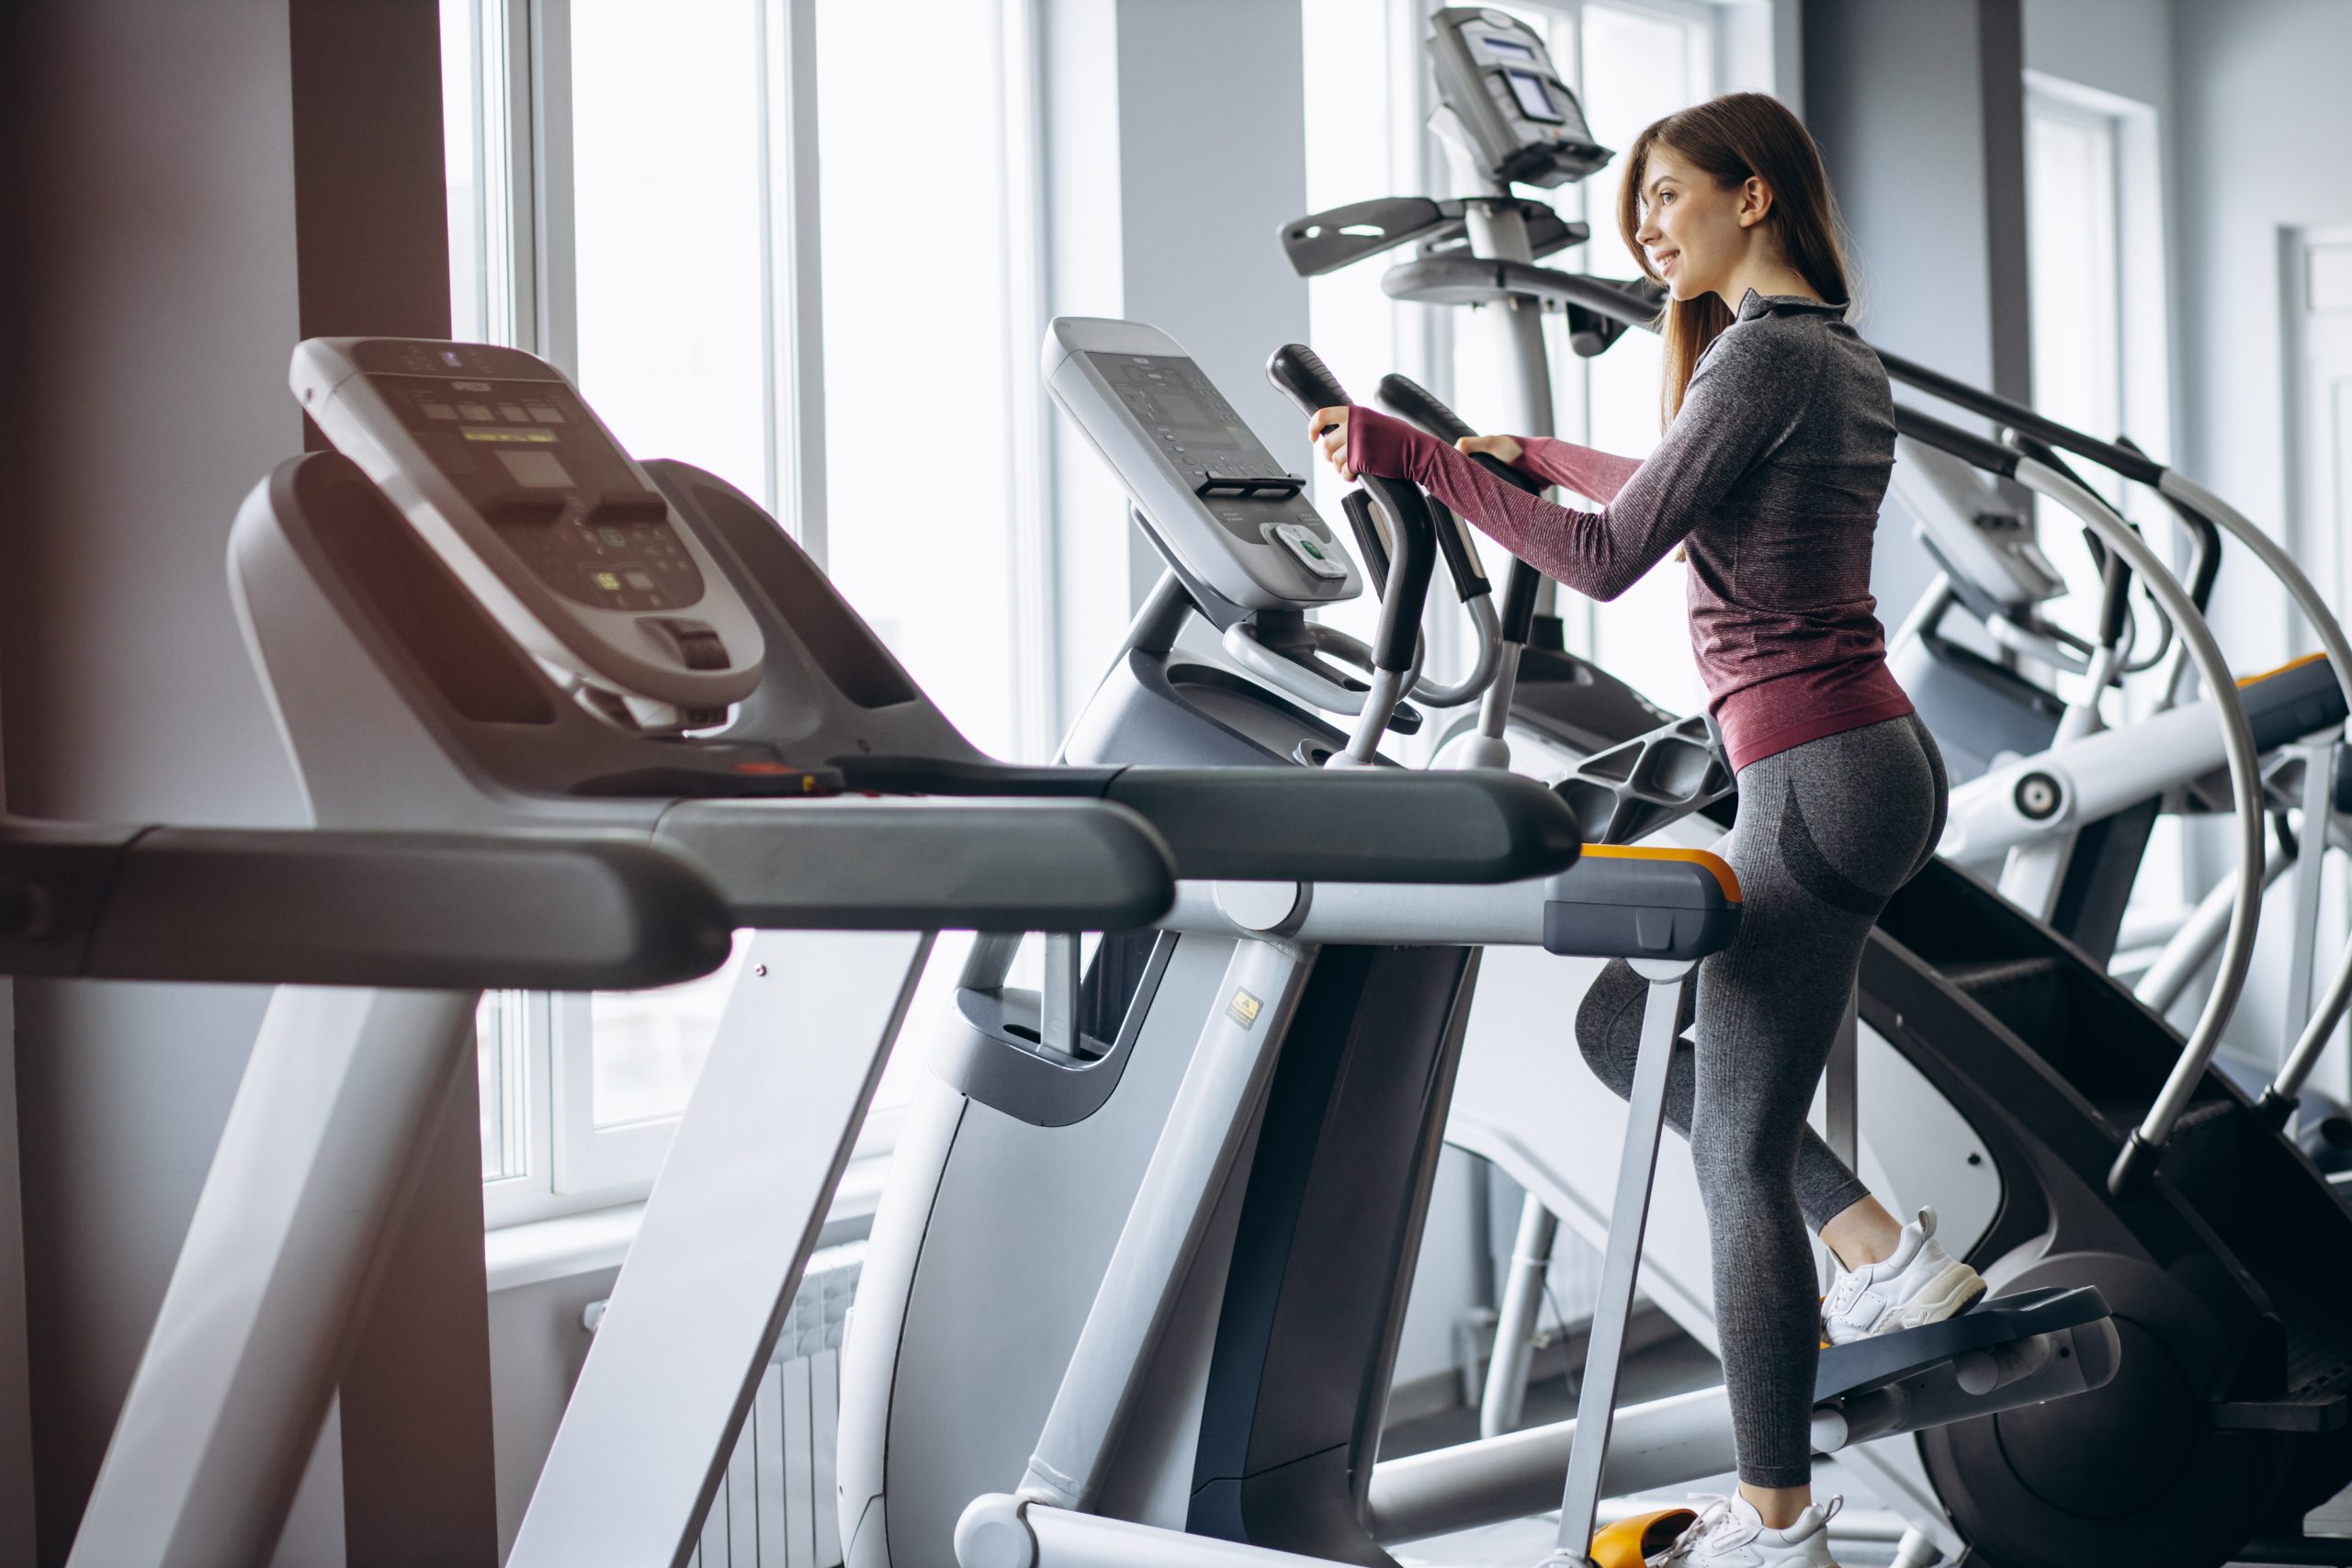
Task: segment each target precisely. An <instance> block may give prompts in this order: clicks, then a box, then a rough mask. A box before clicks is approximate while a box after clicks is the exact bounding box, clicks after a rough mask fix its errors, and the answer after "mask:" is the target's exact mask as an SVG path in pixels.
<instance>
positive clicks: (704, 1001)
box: [589, 931, 751, 1129]
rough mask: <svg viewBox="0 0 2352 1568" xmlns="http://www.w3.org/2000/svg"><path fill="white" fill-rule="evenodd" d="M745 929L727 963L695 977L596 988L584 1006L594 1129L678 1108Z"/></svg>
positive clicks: (729, 987)
mask: <svg viewBox="0 0 2352 1568" xmlns="http://www.w3.org/2000/svg"><path fill="white" fill-rule="evenodd" d="M750 934H751V933H750V932H748V931H737V932H736V933H735V948H734V951H733V952H732V953H729V955H728V959H727V962H726V963H725V964H721V965H719V966H718V969H717V970H715V971H714V972H712V973H711V974H708V975H706V976H703V977H702V978H701V979H699V980H689V981H687V982H686V983H685V984H684V985H683V986H669V987H663V988H662V989H660V990H654V991H599V992H597V993H596V994H595V997H594V1000H593V1001H592V1002H591V1004H590V1007H589V1019H590V1025H589V1026H590V1028H591V1029H592V1030H593V1031H594V1036H593V1038H594V1042H595V1045H594V1051H593V1053H592V1056H593V1060H594V1089H593V1090H592V1093H593V1095H594V1100H593V1104H594V1122H595V1125H596V1126H597V1127H598V1128H600V1129H602V1128H606V1127H621V1126H627V1125H629V1124H630V1123H632V1122H657V1121H661V1120H663V1119H665V1118H668V1117H673V1116H677V1115H679V1114H681V1113H682V1112H683V1111H684V1110H685V1108H686V1100H687V1099H688V1097H689V1096H691V1095H692V1094H693V1093H694V1087H695V1077H696V1075H698V1074H699V1073H700V1072H701V1071H702V1064H703V1059H704V1058H705V1057H706V1056H707V1055H710V1043H711V1041H712V1040H713V1039H715V1038H716V1037H717V1036H718V1020H719V1015H720V1014H721V1013H723V1012H724V1011H725V1010H726V1009H727V998H728V997H729V994H730V993H731V992H732V991H733V990H734V988H735V976H736V975H737V974H738V973H739V972H740V971H741V968H742V966H743V953H744V950H745V948H746V946H747V945H748V939H749V937H750Z"/></svg>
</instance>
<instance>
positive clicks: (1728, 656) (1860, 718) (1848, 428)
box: [1348, 291, 1912, 768]
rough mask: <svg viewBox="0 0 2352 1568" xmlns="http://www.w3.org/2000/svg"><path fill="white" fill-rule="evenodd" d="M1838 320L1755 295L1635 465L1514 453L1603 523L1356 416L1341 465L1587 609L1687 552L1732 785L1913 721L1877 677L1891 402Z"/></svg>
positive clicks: (1539, 442)
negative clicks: (1803, 751)
mask: <svg viewBox="0 0 2352 1568" xmlns="http://www.w3.org/2000/svg"><path fill="white" fill-rule="evenodd" d="M1844 316H1845V310H1844V307H1842V306H1838V305H1825V304H1823V303H1821V302H1820V301H1819V300H1815V299H1802V298H1796V297H1790V296H1775V297H1773V298H1770V299H1767V298H1764V297H1762V296H1759V295H1758V294H1756V293H1754V292H1752V291H1751V292H1750V293H1749V294H1748V295H1747V298H1746V299H1743V300H1742V301H1741V304H1740V308H1739V310H1738V312H1737V314H1736V319H1735V320H1734V321H1733V322H1732V324H1731V325H1730V326H1729V327H1727V328H1725V329H1724V333H1723V334H1722V335H1721V336H1719V337H1718V338H1716V340H1715V341H1714V342H1713V344H1710V345H1709V346H1708V349H1707V352H1706V353H1705V354H1704V355H1702V356H1701V358H1700V361H1699V367H1698V369H1697V371H1696V372H1695V373H1694V374H1693V375H1692V376H1691V384H1690V387H1689V389H1688V390H1687V391H1686V392H1685V394H1684V396H1683V400H1682V408H1681V412H1679V413H1678V414H1677V415H1676V416H1675V420H1674V423H1673V424H1672V425H1671V426H1670V427H1669V428H1668V431H1667V433H1666V436H1665V438H1664V439H1663V440H1662V441H1661V442H1660V443H1659V444H1658V447H1657V451H1655V452H1653V453H1652V454H1651V455H1650V456H1649V457H1647V458H1646V459H1644V460H1643V461H1640V462H1634V461H1633V460H1632V459H1630V458H1625V457H1611V455H1610V454H1608V453H1606V452H1597V451H1594V450H1593V449H1592V448H1590V447H1588V446H1577V445H1576V444H1574V443H1572V442H1566V441H1555V440H1551V439H1548V438H1535V439H1527V440H1525V442H1524V444H1525V446H1526V451H1525V452H1524V453H1523V454H1522V455H1521V457H1520V459H1519V461H1520V466H1521V467H1522V468H1525V469H1526V470H1527V471H1528V472H1530V473H1532V474H1534V475H1536V476H1537V477H1539V478H1541V479H1544V480H1546V481H1548V482H1551V483H1554V484H1559V485H1565V486H1566V487H1567V488H1569V489H1571V490H1574V491H1578V492H1579V493H1581V494H1584V495H1587V496H1589V497H1591V498H1592V499H1594V500H1596V501H1599V502H1603V503H1604V504H1603V506H1602V508H1601V510H1600V511H1598V512H1588V511H1584V510H1581V509H1579V508H1577V507H1573V506H1560V505H1555V504H1554V503H1553V502H1547V501H1544V500H1542V499H1540V498H1538V497H1535V496H1531V495H1529V494H1527V493H1526V492H1525V491H1521V490H1518V489H1516V488H1514V487H1512V486H1510V485H1508V484H1505V483H1504V482H1503V481H1502V480H1500V479H1497V478H1496V477H1495V476H1494V475H1492V474H1489V473H1487V471H1486V470H1485V469H1484V468H1480V467H1479V466H1478V465H1477V464H1476V463H1474V462H1472V461H1470V460H1469V458H1467V457H1464V456H1463V455H1462V454H1461V453H1460V452H1457V451H1456V450H1454V449H1453V447H1452V446H1447V445H1446V444H1445V443H1444V442H1442V441H1439V440H1436V439H1434V438H1432V437H1430V436H1429V435H1425V434H1422V433H1421V432H1419V431H1418V430H1416V429H1414V428H1413V427H1412V426H1410V425H1408V424H1405V423H1402V422H1400V421H1397V420H1394V419H1391V418H1389V417H1388V416H1386V415H1385V414H1382V413H1379V412H1375V411H1374V410H1371V409H1364V408H1356V409H1353V410H1351V412H1350V415H1349V423H1348V462H1349V464H1350V466H1351V467H1352V468H1355V469H1357V470H1358V471H1359V472H1363V473H1372V474H1381V475H1385V476H1388V477H1392V478H1399V479H1411V480H1412V481H1413V482H1414V483H1416V484H1418V485H1419V486H1421V487H1422V488H1423V489H1424V490H1427V491H1429V492H1430V494H1432V495H1435V496H1436V497H1438V498H1439V499H1440V500H1442V501H1443V502H1445V503H1446V504H1447V505H1448V506H1451V507H1453V510H1454V511H1456V512H1458V513H1461V514H1462V515H1463V516H1464V517H1466V518H1468V519H1470V521H1471V522H1472V523H1474V524H1476V525H1477V526H1478V527H1479V528H1480V529H1481V530H1482V531H1483V532H1485V533H1487V534H1488V535H1490V536H1493V537H1494V538H1495V540H1496V541H1497V542H1498V543H1499V544H1501V545H1502V546H1503V547H1504V548H1506V549H1508V550H1510V552H1511V553H1512V554H1513V555H1515V556H1518V557H1519V558H1521V559H1522V560H1525V561H1527V562H1528V563H1529V564H1530V565H1532V566H1534V567H1535V568H1537V569H1538V570H1541V571H1543V572H1544V573H1545V574H1546V575H1547V576H1550V577H1553V578H1556V579H1557V580H1558V581H1561V582H1563V583H1565V584H1566V585H1567V586H1568V587H1570V588H1572V589H1575V590H1576V591H1577V592H1580V593H1585V594H1589V595H1590V596H1591V597H1592V598H1595V599H1602V600H1607V599H1614V598H1616V597H1617V596H1618V595H1619V594H1620V593H1623V592H1625V590H1626V589H1628V588H1630V587H1632V586H1633V584H1634V581H1637V580H1638V579H1639V578H1640V577H1641V576H1642V574H1643V573H1645V572H1646V571H1647V570H1650V568H1651V567H1653V566H1655V565H1657V563H1658V562H1659V561H1660V560H1662V559H1664V558H1666V556H1667V554H1668V552H1669V551H1671V550H1672V549H1673V548H1674V547H1675V546H1676V545H1678V544H1680V545H1684V546H1686V547H1687V551H1688V554H1689V558H1690V577H1689V591H1688V595H1687V597H1688V603H1689V607H1690V616H1691V647H1692V649H1693V650H1694V651H1695V652H1696V653H1697V655H1698V662H1699V673H1700V679H1701V680H1702V682H1704V683H1705V685H1706V688H1707V698H1708V708H1709V711H1710V712H1712V713H1713V715H1714V717H1715V721H1716V723H1717V724H1718V725H1719V726H1720V727H1721V728H1722V730H1723V734H1724V744H1725V745H1726V747H1727V748H1728V749H1729V750H1730V752H1731V762H1732V766H1733V767H1734V768H1744V767H1746V766H1747V764H1748V763H1750V762H1753V761H1757V760H1758V759H1759V758H1763V757H1769V756H1771V755H1772V754H1773V753H1775V752H1778V751H1785V750H1789V749H1790V748H1791V747H1793V746H1801V745H1803V744H1804V743H1805V742H1806V741H1808V740H1817V739H1821V738H1822V737H1823V736H1826V735H1836V734H1838V733H1839V732H1840V731H1843V730H1848V729H1858V728H1860V727H1862V726H1863V725H1866V724H1876V723H1878V722H1880V721H1881V720H1883V719H1888V718H1895V717H1899V716H1902V715H1904V714H1906V713H1909V712H1911V711H1912V708H1911V699H1910V698H1909V697H1907V696H1906V695H1905V694H1904V692H1903V688H1902V687H1901V686H1900V685H1898V684H1896V682H1895V680H1894V675H1893V674H1892V673H1891V672H1890V671H1888V670H1887V667H1886V634H1885V630H1884V628H1883V627H1882V626H1880V625H1879V621H1878V617H1877V614H1876V611H1877V608H1878V601H1877V600H1876V599H1875V598H1873V597H1872V596H1871V591H1870V581H1871V542H1872V538H1873V536H1874V535H1875V533H1876V531H1877V527H1878V512H1879V503H1880V502H1882V501H1883V499H1884V498H1885V495H1886V486H1887V479H1888V477H1889V475H1890V474H1891V473H1892V471H1893V468H1894V399H1893V396H1892V394H1891V393H1890V392H1889V390H1888V388H1887V380H1886V371H1885V369H1884V367H1882V366H1881V365H1880V364H1879V361H1878V356H1877V355H1875V354H1873V353H1872V352H1871V348H1870V345H1869V344H1865V343H1863V342H1862V340H1861V339H1860V337H1859V336H1858V335H1856V333H1854V331H1853V329H1852V328H1850V327H1849V326H1847V325H1846V322H1845V320H1844Z"/></svg>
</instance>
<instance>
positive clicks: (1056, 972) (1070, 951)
mask: <svg viewBox="0 0 2352 1568" xmlns="http://www.w3.org/2000/svg"><path fill="white" fill-rule="evenodd" d="M1044 941H1045V944H1046V976H1045V983H1044V985H1043V986H1042V987H1039V989H1038V993H1037V1034H1038V1038H1039V1041H1040V1043H1043V1044H1044V1045H1045V1047H1046V1049H1047V1050H1049V1051H1059V1052H1062V1053H1064V1054H1065V1055H1076V1054H1077V1051H1078V983H1079V963H1078V942H1079V939H1078V933H1077V932H1075V931H1070V932H1063V933H1057V934H1053V935H1049V936H1047V937H1046V938H1045V939H1044Z"/></svg>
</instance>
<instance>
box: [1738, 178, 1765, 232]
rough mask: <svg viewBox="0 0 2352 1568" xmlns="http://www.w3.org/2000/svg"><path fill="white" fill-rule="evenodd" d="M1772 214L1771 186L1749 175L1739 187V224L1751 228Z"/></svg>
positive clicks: (1744, 227)
mask: <svg viewBox="0 0 2352 1568" xmlns="http://www.w3.org/2000/svg"><path fill="white" fill-rule="evenodd" d="M1771 214H1772V187H1771V186H1768V185H1766V184H1765V183H1764V181H1763V179H1762V177H1761V176H1759V175H1748V176H1747V180H1746V181H1744V182H1743V183H1742V184H1741V186H1740V187H1739V226H1740V227H1741V228H1743V229H1752V228H1754V227H1755V226H1756V225H1757V224H1758V223H1761V222H1763V221H1764V220H1765V219H1767V218H1769V217H1770V216H1771Z"/></svg>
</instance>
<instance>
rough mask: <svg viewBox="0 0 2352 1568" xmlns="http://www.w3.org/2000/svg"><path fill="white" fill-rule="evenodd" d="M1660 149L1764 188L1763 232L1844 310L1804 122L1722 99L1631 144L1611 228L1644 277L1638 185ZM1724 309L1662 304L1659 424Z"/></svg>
mask: <svg viewBox="0 0 2352 1568" xmlns="http://www.w3.org/2000/svg"><path fill="white" fill-rule="evenodd" d="M1660 146H1663V147H1665V148H1667V149H1668V150H1669V151H1671V152H1673V153H1674V155H1675V156H1676V157H1677V158H1679V159H1680V160H1681V161H1682V162H1684V163H1686V164H1691V166H1692V167H1693V168H1696V169H1699V170H1702V171H1703V172H1704V173H1705V174H1707V175H1710V176H1712V177H1713V180H1714V181H1715V183H1716V185H1717V186H1721V187H1722V188H1723V189H1725V190H1730V189H1733V188H1735V187H1736V186H1740V185H1742V184H1745V183H1746V182H1747V179H1748V178H1749V177H1750V176H1751V175H1752V176H1754V177H1756V178H1758V179H1761V180H1762V181H1763V182H1764V183H1765V185H1766V186H1770V188H1771V192H1772V206H1771V210H1770V212H1768V213H1767V214H1766V215H1765V219H1764V226H1765V228H1766V229H1767V231H1770V234H1771V236H1772V241H1773V243H1775V244H1777V245H1778V246H1779V247H1780V252H1781V259H1782V260H1784V261H1786V262H1787V263H1788V264H1789V265H1790V266H1792V267H1793V268H1795V269H1796V273H1797V276H1800V277H1803V278H1804V280H1805V282H1807V283H1808V284H1810V285H1812V286H1813V288H1814V290H1815V292H1816V293H1818V294H1819V295H1820V296H1821V297H1822V298H1823V299H1826V300H1829V301H1831V302H1832V303H1838V304H1842V303H1845V302H1847V301H1849V300H1850V299H1852V298H1853V296H1852V293H1851V291H1850V290H1849V288H1848V287H1847V282H1846V250H1845V246H1844V245H1843V244H1841V243H1839V241H1838V207H1837V203H1836V202H1835V201H1833V200H1832V199H1831V197H1830V195H1829V176H1828V175H1826V173H1824V172H1823V170H1822V167H1821V149H1820V148H1818V147H1816V146H1815V145H1814V142H1813V136H1812V134H1811V133H1810V132H1809V131H1807V130H1805V128H1804V122H1803V121H1802V120H1800V119H1798V118H1797V117H1796V116H1795V115H1793V114H1791V113H1790V112H1789V108H1788V106H1787V105H1785V104H1783V103H1781V100H1780V99H1778V98H1776V97H1773V96H1771V95H1770V94H1769V93H1725V94H1724V95H1723V96H1721V97H1717V98H1709V99H1708V100H1707V101H1706V102H1705V103H1703V104H1693V105H1691V107H1689V108H1687V109H1678V110H1677V111H1676V112H1674V113H1673V114H1670V115H1668V116H1667V117H1666V118H1663V119H1661V120H1658V121H1657V122H1655V123H1654V124H1652V125H1651V126H1650V127H1649V129H1648V130H1645V131H1643V132H1642V133H1641V134H1640V135H1639V136H1637V137H1635V138H1634V145H1633V148H1632V150H1631V151H1629V152H1627V153H1626V154H1625V175H1624V179H1623V183H1622V184H1620V185H1619V186H1618V187H1617V228H1618V231H1619V232H1621V233H1622V234H1623V235H1624V237H1625V245H1626V248H1627V249H1628V250H1630V251H1632V252H1633V253H1634V261H1635V263H1636V264H1638V265H1640V267H1641V269H1642V273H1643V276H1646V277H1648V278H1650V279H1651V280H1653V281H1655V282H1660V283H1663V282H1664V281H1665V279H1664V278H1661V277H1659V276H1658V275H1657V273H1655V272H1653V271H1651V270H1650V258H1649V255H1648V254H1647V253H1646V252H1645V251H1644V250H1643V249H1642V246H1641V243H1640V242H1639V241H1637V240H1635V239H1634V235H1635V234H1636V233H1638V232H1639V231H1640V230H1641V227H1642V182H1643V180H1644V179H1645V177H1646V172H1647V166H1648V164H1649V160H1650V152H1651V151H1652V149H1654V148H1657V147H1660ZM1731 321H1732V312H1731V307H1730V306H1728V305H1726V304H1724V302H1723V300H1722V299H1720V298H1719V297H1717V296H1716V295H1714V294H1712V293H1708V294H1702V295H1700V296H1699V297H1698V298H1697V299H1669V300H1668V301H1667V303H1666V306H1665V308H1664V310H1662V311H1661V320H1660V322H1659V326H1660V328H1661V335H1662V336H1664V338H1665V339H1666V379H1665V383H1664V385H1663V386H1662V387H1661V388H1660V389H1659V394H1658V406H1659V412H1660V417H1661V421H1662V422H1663V423H1672V422H1673V419H1674V416H1675V414H1676V413H1677V412H1679V411H1680V410H1681V407H1682V394H1683V393H1684V392H1685V391H1687V390H1688V389H1690V386H1691V375H1692V374H1693V373H1694V372H1695V371H1696V370H1697V369H1698V368H1699V356H1700V355H1702V354H1704V353H1705V352H1706V351H1707V345H1708V344H1711V343H1713V342H1714V341H1715V338H1716V337H1717V336H1718V335H1719V334H1720V333H1722V332H1723V330H1724V328H1725V327H1727V326H1729V325H1731Z"/></svg>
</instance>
